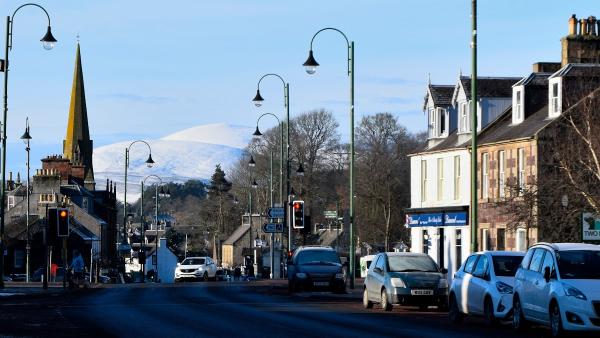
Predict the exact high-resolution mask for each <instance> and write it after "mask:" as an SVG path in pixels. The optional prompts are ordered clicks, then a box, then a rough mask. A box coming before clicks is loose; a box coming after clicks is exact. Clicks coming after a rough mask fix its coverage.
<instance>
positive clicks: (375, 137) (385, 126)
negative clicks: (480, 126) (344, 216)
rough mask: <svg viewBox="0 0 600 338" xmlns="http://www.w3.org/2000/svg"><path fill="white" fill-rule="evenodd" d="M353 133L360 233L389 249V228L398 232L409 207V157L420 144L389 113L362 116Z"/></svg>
mask: <svg viewBox="0 0 600 338" xmlns="http://www.w3.org/2000/svg"><path fill="white" fill-rule="evenodd" d="M356 134H357V135H356V136H357V152H358V163H357V173H358V175H357V188H358V189H357V198H358V199H359V201H360V203H357V204H358V205H359V213H358V214H359V218H360V222H359V223H358V224H359V234H360V236H361V237H362V238H363V240H367V241H371V242H372V243H376V242H380V241H383V246H384V248H385V250H388V249H389V248H390V232H391V227H392V225H393V224H395V225H396V227H395V228H397V229H401V228H400V225H401V224H403V222H404V212H403V209H404V208H405V207H406V206H408V205H409V204H410V162H409V159H408V154H410V153H411V152H413V151H414V150H415V149H416V147H417V146H418V145H419V144H420V141H419V139H418V138H417V136H415V135H412V134H410V133H409V132H408V131H407V130H406V128H404V127H402V126H400V125H399V124H398V120H397V119H396V118H395V117H394V116H392V115H391V114H389V113H380V114H376V115H372V116H365V117H363V118H362V120H361V122H360V125H359V126H358V128H357V132H356ZM399 235H400V237H406V236H407V235H406V234H404V235H403V234H399ZM404 239H407V238H404Z"/></svg>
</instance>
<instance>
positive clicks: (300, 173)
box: [296, 163, 304, 177]
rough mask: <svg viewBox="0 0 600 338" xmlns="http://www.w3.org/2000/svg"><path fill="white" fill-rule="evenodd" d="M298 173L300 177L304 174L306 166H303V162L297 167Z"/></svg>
mask: <svg viewBox="0 0 600 338" xmlns="http://www.w3.org/2000/svg"><path fill="white" fill-rule="evenodd" d="M296 175H298V176H300V177H302V176H304V167H303V166H302V163H300V164H299V165H298V169H296Z"/></svg>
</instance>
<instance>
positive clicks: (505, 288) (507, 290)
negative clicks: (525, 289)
mask: <svg viewBox="0 0 600 338" xmlns="http://www.w3.org/2000/svg"><path fill="white" fill-rule="evenodd" d="M496 290H498V292H500V293H502V294H512V293H513V288H512V286H510V285H508V284H506V283H503V282H496Z"/></svg>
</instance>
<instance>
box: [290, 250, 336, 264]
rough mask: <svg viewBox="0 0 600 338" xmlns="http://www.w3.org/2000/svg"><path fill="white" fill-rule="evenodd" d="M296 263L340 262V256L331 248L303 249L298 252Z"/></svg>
mask: <svg viewBox="0 0 600 338" xmlns="http://www.w3.org/2000/svg"><path fill="white" fill-rule="evenodd" d="M296 262H297V264H298V265H303V264H340V258H339V257H338V255H337V253H336V252H335V251H333V250H304V251H302V252H299V253H298V258H297V260H296Z"/></svg>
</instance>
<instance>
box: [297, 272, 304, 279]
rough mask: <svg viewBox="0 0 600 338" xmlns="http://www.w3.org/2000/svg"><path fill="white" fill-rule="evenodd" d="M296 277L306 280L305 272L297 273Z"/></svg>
mask: <svg viewBox="0 0 600 338" xmlns="http://www.w3.org/2000/svg"><path fill="white" fill-rule="evenodd" d="M296 277H297V278H300V279H304V278H306V274H305V273H304V272H296Z"/></svg>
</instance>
